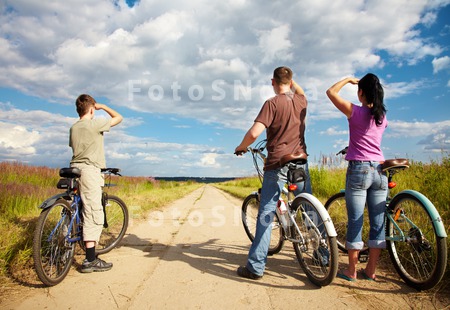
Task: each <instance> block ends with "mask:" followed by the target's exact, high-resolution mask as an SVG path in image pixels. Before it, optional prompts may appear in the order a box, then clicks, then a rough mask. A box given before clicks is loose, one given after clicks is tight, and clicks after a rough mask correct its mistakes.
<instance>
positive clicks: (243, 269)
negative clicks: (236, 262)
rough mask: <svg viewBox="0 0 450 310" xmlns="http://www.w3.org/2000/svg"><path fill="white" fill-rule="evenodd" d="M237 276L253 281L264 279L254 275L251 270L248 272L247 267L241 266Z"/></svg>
mask: <svg viewBox="0 0 450 310" xmlns="http://www.w3.org/2000/svg"><path fill="white" fill-rule="evenodd" d="M237 274H238V275H239V276H240V277H243V278H247V279H251V280H259V279H261V278H262V276H259V275H257V274H254V273H253V272H251V271H250V270H248V269H247V267H243V266H241V267H239V268H238V270H237Z"/></svg>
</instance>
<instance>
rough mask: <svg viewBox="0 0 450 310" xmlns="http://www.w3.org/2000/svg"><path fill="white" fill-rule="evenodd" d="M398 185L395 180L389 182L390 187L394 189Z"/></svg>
mask: <svg viewBox="0 0 450 310" xmlns="http://www.w3.org/2000/svg"><path fill="white" fill-rule="evenodd" d="M396 186H397V183H395V182H389V183H388V187H389V189H393V188H394V187H396Z"/></svg>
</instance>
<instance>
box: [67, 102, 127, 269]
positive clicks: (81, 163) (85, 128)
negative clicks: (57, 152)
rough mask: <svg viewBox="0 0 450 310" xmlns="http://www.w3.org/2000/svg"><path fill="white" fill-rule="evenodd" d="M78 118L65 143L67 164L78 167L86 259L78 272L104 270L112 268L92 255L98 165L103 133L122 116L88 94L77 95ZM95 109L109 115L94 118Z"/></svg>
mask: <svg viewBox="0 0 450 310" xmlns="http://www.w3.org/2000/svg"><path fill="white" fill-rule="evenodd" d="M76 107H77V112H78V115H79V116H80V119H79V120H78V121H77V122H76V123H75V124H73V125H72V127H71V128H70V140H69V146H70V147H71V148H72V151H73V156H72V160H71V161H70V166H71V167H77V168H79V169H80V170H81V177H80V180H79V186H80V196H81V200H82V201H83V209H82V212H83V240H84V242H85V246H86V259H85V260H84V261H83V265H82V267H81V272H85V273H87V272H93V271H106V270H110V269H111V268H112V263H107V262H105V261H104V260H101V259H100V258H97V257H96V255H95V245H96V243H97V242H98V241H99V239H100V234H101V232H102V228H103V221H104V215H103V206H102V186H103V185H104V180H103V175H102V174H101V168H106V161H105V151H104V146H103V133H104V132H105V131H109V129H110V128H111V127H113V126H116V125H117V124H119V123H120V122H121V121H122V119H123V118H122V116H121V115H120V114H119V113H117V112H116V111H114V110H113V109H111V108H109V107H108V106H106V105H104V104H100V103H97V102H96V101H95V99H94V98H92V97H91V96H89V95H86V94H83V95H80V96H79V97H78V98H77V100H76ZM95 110H104V111H105V112H106V113H108V114H109V116H111V118H98V119H94V113H95Z"/></svg>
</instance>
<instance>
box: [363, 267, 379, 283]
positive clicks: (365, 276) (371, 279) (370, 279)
mask: <svg viewBox="0 0 450 310" xmlns="http://www.w3.org/2000/svg"><path fill="white" fill-rule="evenodd" d="M359 273H360V274H361V276H362V277H363V278H364V280H368V281H374V282H376V281H377V277H374V278H371V277H369V276H368V275H367V273H366V271H365V270H364V269H361V270H360V271H359Z"/></svg>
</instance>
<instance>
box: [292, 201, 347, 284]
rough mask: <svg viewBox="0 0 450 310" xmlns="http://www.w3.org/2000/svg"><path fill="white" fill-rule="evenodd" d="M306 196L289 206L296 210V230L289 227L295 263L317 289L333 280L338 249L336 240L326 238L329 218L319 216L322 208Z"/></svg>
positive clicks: (327, 236) (334, 238) (336, 265)
mask: <svg viewBox="0 0 450 310" xmlns="http://www.w3.org/2000/svg"><path fill="white" fill-rule="evenodd" d="M302 195H305V194H302ZM309 196H310V197H308V196H299V197H297V198H295V200H294V201H293V203H292V208H293V210H295V217H294V219H295V225H294V226H297V227H291V232H292V234H293V235H292V238H293V239H294V240H293V245H294V250H295V255H296V256H297V260H298V262H299V263H300V266H301V267H302V269H303V271H304V272H305V273H306V276H307V277H308V279H309V280H310V281H311V282H312V283H314V284H315V285H317V286H326V285H328V284H330V283H331V282H332V281H333V280H334V278H335V277H336V273H337V268H338V255H339V253H338V247H337V242H336V237H330V236H329V231H328V228H327V226H326V225H325V221H329V218H324V217H322V215H321V213H319V209H321V208H324V207H323V206H322V204H321V203H320V202H319V201H318V200H317V199H315V198H314V197H313V196H311V195H309ZM323 211H325V210H323ZM325 213H326V211H325ZM322 214H324V213H323V212H322ZM297 228H298V230H297Z"/></svg>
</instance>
